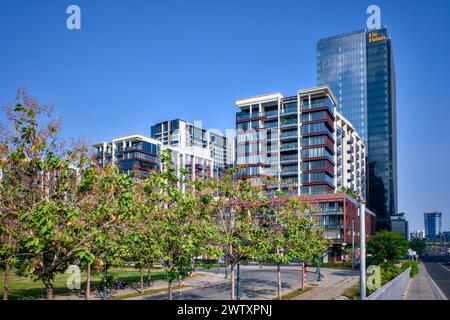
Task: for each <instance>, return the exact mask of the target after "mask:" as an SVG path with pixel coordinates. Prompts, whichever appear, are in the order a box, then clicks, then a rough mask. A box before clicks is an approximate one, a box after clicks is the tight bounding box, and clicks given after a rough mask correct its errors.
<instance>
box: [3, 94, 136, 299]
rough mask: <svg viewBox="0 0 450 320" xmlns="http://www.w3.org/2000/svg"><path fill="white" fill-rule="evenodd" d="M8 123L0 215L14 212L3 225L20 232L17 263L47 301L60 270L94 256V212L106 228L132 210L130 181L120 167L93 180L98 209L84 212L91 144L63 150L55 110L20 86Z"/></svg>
mask: <svg viewBox="0 0 450 320" xmlns="http://www.w3.org/2000/svg"><path fill="white" fill-rule="evenodd" d="M8 120H9V123H8V125H9V127H11V128H12V130H10V133H9V135H8V139H6V140H3V139H2V144H3V145H6V146H7V148H4V147H2V150H4V149H6V150H7V152H6V154H5V155H4V156H3V157H2V173H3V175H4V179H2V188H1V190H2V191H1V192H2V197H1V198H2V204H1V205H2V210H1V212H2V216H3V218H2V219H1V220H2V221H5V220H6V221H12V220H11V219H10V218H9V217H6V219H5V215H4V213H5V212H9V213H10V214H12V212H13V213H14V223H11V222H8V223H6V225H8V226H14V228H15V230H16V232H17V234H18V235H19V237H18V238H17V239H19V241H17V242H16V244H17V245H16V246H15V247H16V248H17V249H16V250H17V252H16V253H15V256H16V257H17V256H19V257H20V259H19V260H20V263H17V264H16V267H17V269H18V271H19V272H20V273H21V274H23V275H28V276H31V277H32V278H33V279H36V280H41V281H42V282H43V283H44V285H45V287H46V296H47V299H52V298H53V280H54V277H55V275H56V274H57V273H59V272H64V271H65V270H66V268H67V266H68V265H69V264H70V263H74V262H76V261H89V260H90V259H91V258H92V256H91V255H90V253H91V252H90V250H91V248H90V247H89V244H90V242H91V239H92V238H94V237H96V236H97V235H98V230H97V228H96V227H95V226H93V227H91V226H90V225H89V222H90V221H91V215H92V214H96V215H97V216H101V220H102V221H103V226H104V227H106V226H108V227H113V225H115V226H117V225H120V223H118V221H124V220H125V218H126V217H127V215H128V214H129V210H127V206H129V203H130V200H131V187H132V183H131V179H129V178H128V177H126V176H123V175H118V174H117V172H116V171H112V170H110V171H104V172H105V174H104V175H102V176H101V179H99V181H98V183H97V184H94V185H95V186H96V187H98V188H99V189H98V191H99V192H98V193H97V195H98V196H97V198H96V199H95V201H94V202H95V203H96V204H97V205H96V207H95V210H93V211H85V210H83V209H84V208H83V207H82V206H81V204H82V203H83V197H84V196H85V193H84V192H79V189H80V188H83V187H84V184H83V183H80V180H81V181H84V177H85V175H84V173H85V172H87V171H86V170H87V168H88V167H89V166H90V165H92V162H89V158H88V156H87V148H86V147H85V146H84V145H82V144H78V145H74V146H72V147H66V146H65V143H64V141H62V140H60V139H59V138H58V134H59V124H58V122H57V121H53V120H52V119H51V110H50V109H49V108H47V107H45V106H41V105H40V104H39V103H38V101H36V100H35V99H33V98H30V97H29V96H27V95H26V93H25V91H24V90H20V91H19V93H18V95H17V99H16V103H15V106H14V107H12V108H10V111H9V117H8ZM8 125H7V126H8ZM5 141H6V142H5ZM3 196H4V197H3ZM10 230H11V229H10ZM8 232H10V234H11V231H8ZM3 234H4V231H3ZM2 238H4V237H2ZM9 246H10V247H14V246H11V245H10V244H9ZM2 247H4V243H3V242H2ZM83 253H84V254H83ZM8 254H9V253H8ZM9 255H10V256H13V254H12V253H11V254H9Z"/></svg>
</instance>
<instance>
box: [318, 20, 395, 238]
mask: <svg viewBox="0 0 450 320" xmlns="http://www.w3.org/2000/svg"><path fill="white" fill-rule="evenodd" d="M317 83H318V85H328V86H330V88H331V90H332V91H333V92H334V94H335V96H336V99H337V100H338V111H339V112H340V113H342V114H343V115H344V116H345V117H346V118H347V119H348V120H349V121H350V122H351V123H352V124H353V125H354V127H355V129H356V130H357V131H358V132H359V134H360V135H361V137H362V139H363V141H364V142H365V144H366V145H367V155H368V159H367V160H368V161H367V165H368V172H367V175H368V177H367V178H368V179H367V180H368V181H367V182H368V189H367V198H368V207H369V209H370V210H372V211H374V212H375V213H376V214H377V227H378V229H390V216H391V215H393V214H396V213H397V146H396V144H397V132H396V99H395V91H396V90H395V69H394V61H393V54H392V44H391V39H390V38H389V37H388V33H387V30H386V28H382V29H379V30H361V31H357V32H352V33H348V34H343V35H338V36H334V37H329V38H325V39H321V40H319V42H318V44H317Z"/></svg>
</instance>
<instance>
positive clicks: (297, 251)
mask: <svg viewBox="0 0 450 320" xmlns="http://www.w3.org/2000/svg"><path fill="white" fill-rule="evenodd" d="M264 221H265V222H264V226H265V228H266V229H267V230H268V234H267V235H266V239H267V241H268V242H269V243H270V251H269V255H268V257H267V261H270V262H274V263H276V264H277V280H278V281H277V282H278V298H279V299H281V290H282V287H281V284H282V281H281V270H280V266H281V264H286V263H290V262H292V261H312V260H315V259H316V258H318V257H320V256H322V255H323V254H324V253H325V251H326V248H327V244H328V243H327V241H326V240H325V238H324V237H323V235H322V229H321V228H320V227H319V220H318V216H317V215H316V214H315V211H314V210H311V208H310V207H309V205H308V204H306V203H300V202H299V201H298V199H297V198H296V197H293V198H285V199H283V200H282V201H281V202H280V201H278V202H275V203H270V202H269V210H268V212H267V213H266V214H265V219H264ZM303 272H304V269H303V266H302V286H303V276H304V274H303ZM302 288H303V287H302Z"/></svg>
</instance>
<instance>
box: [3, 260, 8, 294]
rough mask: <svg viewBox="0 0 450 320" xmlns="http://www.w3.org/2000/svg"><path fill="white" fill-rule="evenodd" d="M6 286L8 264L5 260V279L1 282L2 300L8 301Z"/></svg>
mask: <svg viewBox="0 0 450 320" xmlns="http://www.w3.org/2000/svg"><path fill="white" fill-rule="evenodd" d="M8 285H9V263H8V260H6V265H5V279H4V282H3V300H8Z"/></svg>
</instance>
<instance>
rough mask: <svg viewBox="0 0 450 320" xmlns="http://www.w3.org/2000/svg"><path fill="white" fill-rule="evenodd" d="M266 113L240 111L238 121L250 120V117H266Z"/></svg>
mask: <svg viewBox="0 0 450 320" xmlns="http://www.w3.org/2000/svg"><path fill="white" fill-rule="evenodd" d="M264 117H265V113H264V112H253V113H248V112H238V113H236V121H242V120H248V119H258V118H264Z"/></svg>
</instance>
